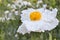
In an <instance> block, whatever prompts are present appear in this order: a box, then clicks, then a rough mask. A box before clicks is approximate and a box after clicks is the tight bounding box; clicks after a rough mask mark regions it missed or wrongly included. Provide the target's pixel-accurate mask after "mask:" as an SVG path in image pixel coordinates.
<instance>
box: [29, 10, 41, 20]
mask: <svg viewBox="0 0 60 40" xmlns="http://www.w3.org/2000/svg"><path fill="white" fill-rule="evenodd" d="M41 18H42V14H41V13H40V12H38V11H34V12H31V13H30V20H31V21H38V20H40V19H41Z"/></svg>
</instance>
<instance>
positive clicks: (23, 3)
mask: <svg viewBox="0 0 60 40" xmlns="http://www.w3.org/2000/svg"><path fill="white" fill-rule="evenodd" d="M22 5H31V3H30V2H27V1H23V2H22Z"/></svg>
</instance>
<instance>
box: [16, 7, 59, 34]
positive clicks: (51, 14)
mask: <svg viewBox="0 0 60 40" xmlns="http://www.w3.org/2000/svg"><path fill="white" fill-rule="evenodd" d="M56 16H57V9H56V8H55V9H52V11H51V10H48V9H44V7H43V8H39V9H33V8H29V9H27V10H23V11H22V14H21V21H22V25H21V26H19V28H18V30H17V32H18V33H22V34H25V33H30V32H31V31H33V32H44V31H46V30H48V31H50V30H52V29H54V28H55V27H56V26H57V25H58V23H59V20H58V19H57V18H56Z"/></svg>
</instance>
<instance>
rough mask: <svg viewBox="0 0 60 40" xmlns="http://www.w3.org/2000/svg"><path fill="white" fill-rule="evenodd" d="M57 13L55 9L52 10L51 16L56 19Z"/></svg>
mask: <svg viewBox="0 0 60 40" xmlns="http://www.w3.org/2000/svg"><path fill="white" fill-rule="evenodd" d="M57 12H58V10H57V8H55V9H52V14H51V15H52V16H54V17H56V16H57Z"/></svg>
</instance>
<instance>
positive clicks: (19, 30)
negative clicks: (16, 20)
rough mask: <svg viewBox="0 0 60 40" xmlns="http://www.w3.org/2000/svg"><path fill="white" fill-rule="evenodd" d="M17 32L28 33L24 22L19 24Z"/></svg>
mask: <svg viewBox="0 0 60 40" xmlns="http://www.w3.org/2000/svg"><path fill="white" fill-rule="evenodd" d="M17 32H18V33H22V34H23V35H24V34H25V33H28V30H27V29H26V26H25V24H22V25H21V26H19V28H18V30H17Z"/></svg>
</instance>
